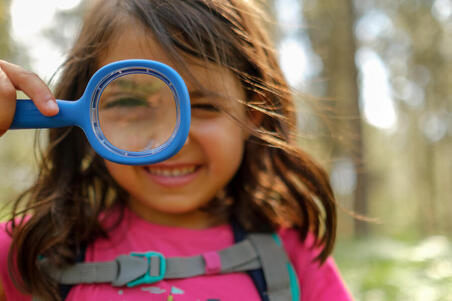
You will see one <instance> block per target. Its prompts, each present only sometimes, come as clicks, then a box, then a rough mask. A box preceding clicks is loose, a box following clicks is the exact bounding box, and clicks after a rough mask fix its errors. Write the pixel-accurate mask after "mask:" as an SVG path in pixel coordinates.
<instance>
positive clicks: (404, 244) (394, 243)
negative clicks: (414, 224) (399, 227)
mask: <svg viewBox="0 0 452 301" xmlns="http://www.w3.org/2000/svg"><path fill="white" fill-rule="evenodd" d="M334 255H335V259H336V262H337V264H338V267H339V269H340V270H341V273H342V275H343V277H344V279H345V282H346V283H347V286H348V287H349V288H350V290H351V292H352V294H353V296H354V297H355V298H356V300H363V301H380V300H381V301H383V300H384V301H402V300H410V301H417V300H419V301H421V300H422V301H449V300H452V242H451V241H450V240H449V239H448V238H446V237H444V236H430V237H427V238H425V239H424V240H422V241H418V242H412V241H403V240H395V239H390V238H387V237H386V238H383V237H378V238H376V237H373V238H367V239H361V240H349V241H340V242H339V244H338V245H337V247H336V250H335V254H334Z"/></svg>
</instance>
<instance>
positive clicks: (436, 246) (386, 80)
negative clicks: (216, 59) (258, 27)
mask: <svg viewBox="0 0 452 301" xmlns="http://www.w3.org/2000/svg"><path fill="white" fill-rule="evenodd" d="M2 1H3V2H1V4H0V58H1V59H6V60H9V61H11V62H14V63H16V64H19V65H22V66H25V67H26V68H28V69H30V70H32V71H34V72H36V73H37V74H38V75H39V76H41V77H42V78H43V79H44V80H46V81H48V80H50V78H51V77H52V75H53V74H54V73H55V71H56V70H57V68H58V66H59V65H60V64H61V63H62V62H63V60H64V56H65V54H66V52H67V50H68V49H69V47H70V45H71V41H72V40H73V38H74V35H75V34H76V32H77V29H78V28H79V25H80V20H81V19H80V17H81V16H82V14H83V3H81V1H80V0H65V1H63V0H45V1H29V0H2ZM264 4H265V8H266V9H267V10H268V13H269V15H270V16H271V18H272V21H270V22H269V23H268V26H269V27H270V29H271V32H272V35H273V38H274V41H275V45H276V46H277V49H278V52H279V61H280V64H281V67H282V69H283V71H284V74H285V76H286V78H287V80H288V82H289V84H290V85H291V87H292V88H293V89H294V91H296V92H297V96H296V97H297V103H298V108H299V112H300V113H299V123H300V144H301V145H302V146H303V147H304V148H306V149H307V150H308V151H309V152H310V153H311V154H312V155H313V156H314V157H315V158H317V159H318V160H319V161H320V162H321V163H322V164H323V165H324V166H325V167H326V168H327V169H328V171H329V173H330V176H331V181H332V185H333V188H334V190H335V193H336V195H337V198H338V203H339V206H340V207H341V209H340V213H339V217H340V223H339V237H338V245H337V247H336V250H335V253H334V256H335V258H336V261H337V263H338V265H339V268H340V269H341V272H342V274H343V276H344V278H345V281H346V282H347V285H348V286H349V288H350V290H351V291H352V293H353V295H354V296H355V297H356V299H357V300H370V301H377V300H423V301H424V300H426V301H429V300H452V244H451V233H452V199H451V197H450V195H452V93H451V92H452V84H451V83H450V81H451V78H452V76H451V75H450V74H452V62H451V61H452V0H397V1H396V0H384V1H377V0H355V1H353V0H342V1H337V0H268V1H265V2H264ZM273 21H275V22H273ZM32 146H33V132H32V131H16V132H14V133H12V132H8V133H7V134H6V135H5V136H4V137H2V138H1V141H0V172H1V174H2V175H3V177H2V179H1V180H0V196H1V197H2V199H3V200H5V201H9V200H11V199H13V198H14V197H15V196H17V194H18V193H19V192H20V191H22V190H23V189H24V188H26V187H27V186H28V185H30V183H31V181H32V180H33V177H34V175H35V174H36V167H35V164H34V161H33V155H32ZM351 211H352V212H355V214H357V215H363V216H365V217H367V218H369V219H370V220H371V222H362V221H359V220H357V219H355V218H353V217H352V214H351V213H348V212H351Z"/></svg>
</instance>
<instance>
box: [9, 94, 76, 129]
mask: <svg viewBox="0 0 452 301" xmlns="http://www.w3.org/2000/svg"><path fill="white" fill-rule="evenodd" d="M57 104H58V107H59V109H60V111H59V112H58V114H57V115H55V116H52V117H47V116H44V115H42V114H41V112H39V111H38V108H37V107H36V106H35V104H34V103H33V101H32V100H31V99H18V100H17V101H16V112H15V114H14V119H13V122H12V124H11V127H10V129H36V128H57V127H64V126H71V125H76V121H75V120H74V119H75V118H74V111H78V110H77V109H75V107H77V105H76V104H77V101H67V100H59V99H57Z"/></svg>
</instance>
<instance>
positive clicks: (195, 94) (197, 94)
mask: <svg viewBox="0 0 452 301" xmlns="http://www.w3.org/2000/svg"><path fill="white" fill-rule="evenodd" d="M189 94H190V98H204V97H220V94H218V93H216V92H211V91H208V90H192V91H190V92H189Z"/></svg>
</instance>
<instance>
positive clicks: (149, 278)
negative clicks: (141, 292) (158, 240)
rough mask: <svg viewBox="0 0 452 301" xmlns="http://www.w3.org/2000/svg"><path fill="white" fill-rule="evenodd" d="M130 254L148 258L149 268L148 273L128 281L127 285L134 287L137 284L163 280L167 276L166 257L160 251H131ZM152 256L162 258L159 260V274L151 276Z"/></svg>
mask: <svg viewBox="0 0 452 301" xmlns="http://www.w3.org/2000/svg"><path fill="white" fill-rule="evenodd" d="M130 255H131V256H136V257H145V258H146V259H147V264H148V268H147V271H146V273H145V274H144V275H143V276H141V277H139V278H137V279H135V280H133V281H130V282H129V283H127V287H134V286H137V285H140V284H151V283H155V282H158V281H160V280H162V279H163V278H164V277H165V272H166V259H165V256H163V254H161V253H158V252H146V253H137V252H132V253H130ZM152 257H157V258H158V259H160V260H159V262H160V266H159V274H158V275H157V276H151V274H150V273H151V258H152Z"/></svg>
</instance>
